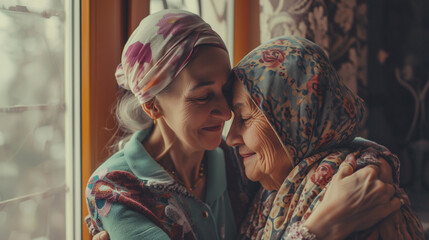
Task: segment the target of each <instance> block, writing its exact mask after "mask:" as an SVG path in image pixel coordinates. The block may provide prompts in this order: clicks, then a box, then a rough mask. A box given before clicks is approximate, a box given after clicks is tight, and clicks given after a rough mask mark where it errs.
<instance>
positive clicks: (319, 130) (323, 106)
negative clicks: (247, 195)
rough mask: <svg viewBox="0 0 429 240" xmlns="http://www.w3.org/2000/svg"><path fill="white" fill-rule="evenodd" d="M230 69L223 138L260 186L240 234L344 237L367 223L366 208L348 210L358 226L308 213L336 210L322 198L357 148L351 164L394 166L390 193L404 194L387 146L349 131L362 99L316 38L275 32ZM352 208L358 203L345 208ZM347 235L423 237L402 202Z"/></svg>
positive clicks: (359, 114) (359, 117)
mask: <svg viewBox="0 0 429 240" xmlns="http://www.w3.org/2000/svg"><path fill="white" fill-rule="evenodd" d="M233 71H234V75H235V77H236V79H238V80H237V81H236V82H235V84H234V94H233V96H234V97H233V104H232V106H233V107H232V108H233V111H234V120H233V124H232V126H231V130H230V132H229V134H228V136H227V143H228V145H230V146H234V147H236V151H237V153H238V155H239V156H240V158H241V159H242V161H243V164H244V167H245V172H246V176H247V177H248V178H249V179H251V180H253V181H259V182H260V183H261V184H262V186H263V188H264V189H262V190H261V191H260V192H259V193H258V194H257V197H256V198H255V199H256V200H255V202H254V204H253V205H252V209H251V210H250V212H249V215H248V216H247V218H246V219H245V224H244V225H243V226H242V228H241V237H240V238H241V239H260V238H262V239H284V238H286V239H316V236H317V239H343V238H345V237H347V236H348V235H349V234H351V233H352V232H356V231H359V230H363V229H364V228H366V227H367V226H368V225H367V224H365V222H366V221H369V220H370V219H371V218H372V217H374V215H373V214H371V213H370V214H368V213H367V212H362V214H360V215H359V214H357V215H355V216H356V217H358V218H359V217H360V219H361V222H358V221H356V222H355V223H356V224H357V225H354V224H351V225H343V227H339V226H338V225H337V224H338V222H337V223H334V222H333V223H332V225H331V226H330V227H329V228H328V229H321V228H319V227H318V226H316V225H315V224H314V223H315V222H317V221H320V220H318V217H315V214H317V215H319V216H323V215H324V214H327V213H329V211H334V212H335V211H337V212H341V211H342V209H341V208H342V206H340V205H339V206H338V207H337V208H336V209H328V208H326V207H324V206H325V205H326V204H327V203H329V202H330V201H332V199H331V197H327V196H328V195H330V196H331V194H330V193H329V191H331V190H332V189H330V188H331V187H333V186H329V185H330V183H331V182H332V179H333V177H334V179H335V176H336V175H335V173H336V172H337V170H338V167H339V166H340V164H341V163H342V162H343V161H344V160H345V158H346V155H347V154H349V153H358V156H357V157H358V160H357V166H356V165H355V166H354V168H356V169H359V168H361V167H362V166H363V165H365V164H368V163H373V164H377V165H379V166H380V168H381V169H380V171H381V172H391V171H392V169H393V170H394V171H393V179H392V178H391V179H390V180H389V179H386V181H392V183H393V184H394V185H395V187H396V189H397V192H396V193H397V195H402V198H404V199H406V196H404V193H403V192H402V191H400V190H399V187H398V183H399V178H398V177H399V166H398V165H399V162H398V159H397V158H396V156H395V155H393V154H392V153H390V152H389V151H388V150H387V149H386V148H384V147H382V146H380V145H378V144H376V143H374V142H371V141H368V140H365V139H363V138H356V133H357V132H358V129H359V123H360V121H361V120H362V118H363V114H364V110H365V109H364V104H363V101H362V100H361V99H360V98H359V97H357V96H355V95H354V94H353V93H352V92H351V91H350V90H349V89H347V88H346V87H345V86H344V85H343V84H342V83H341V82H340V81H339V79H338V75H337V73H336V72H335V70H334V68H333V66H332V65H331V64H330V62H329V61H328V59H327V57H326V56H325V54H324V53H323V51H322V50H321V49H320V48H319V47H318V46H317V45H315V44H314V43H312V42H310V41H308V40H306V39H303V38H299V37H279V38H276V39H273V40H271V41H270V42H268V43H266V44H263V45H261V46H259V47H258V48H256V49H255V50H253V51H252V52H250V53H249V54H248V55H247V56H246V57H244V59H242V60H241V61H240V62H239V63H238V65H237V66H236V67H235V68H234V70H233ZM385 160H386V161H385ZM386 162H387V163H389V164H385V163H386ZM353 165H354V164H353ZM358 172H359V171H358ZM328 186H329V187H328ZM326 187H328V190H327V191H326ZM325 192H326V193H325ZM338 193H340V192H339V191H338ZM324 194H325V196H324ZM337 197H339V196H337ZM344 197H346V198H349V199H353V198H356V199H358V198H359V197H360V196H356V195H350V196H344ZM322 199H323V200H322ZM351 202H353V201H351ZM348 210H350V209H348ZM353 211H359V207H357V208H356V209H354V210H352V211H350V212H349V213H350V214H355V212H353ZM331 214H332V213H331ZM325 226H329V224H328V225H325ZM391 230H393V231H391ZM350 238H356V239H366V238H368V239H379V238H382V239H424V236H423V231H422V227H421V224H420V222H419V221H418V219H417V218H416V216H415V215H414V214H413V213H412V212H411V210H410V207H409V203H407V204H405V205H404V206H402V208H401V210H400V211H398V212H396V213H395V214H394V215H392V216H391V217H390V218H388V219H386V220H385V221H382V222H381V223H380V224H378V225H376V226H375V227H374V228H372V229H370V230H368V231H365V232H360V233H355V234H353V235H351V236H350Z"/></svg>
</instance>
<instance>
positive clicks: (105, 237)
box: [92, 231, 110, 240]
mask: <svg viewBox="0 0 429 240" xmlns="http://www.w3.org/2000/svg"><path fill="white" fill-rule="evenodd" d="M92 240H110V237H109V234H108V233H107V232H106V231H101V232H99V233H97V234H95V235H94V237H93V238H92Z"/></svg>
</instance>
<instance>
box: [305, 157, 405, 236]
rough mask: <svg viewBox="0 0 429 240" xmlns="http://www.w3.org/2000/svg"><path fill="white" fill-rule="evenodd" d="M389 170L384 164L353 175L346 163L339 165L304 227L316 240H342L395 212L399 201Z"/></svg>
mask: <svg viewBox="0 0 429 240" xmlns="http://www.w3.org/2000/svg"><path fill="white" fill-rule="evenodd" d="M348 157H353V156H352V155H349V156H348ZM386 164H387V163H386ZM387 165H388V164H387ZM381 169H383V170H381ZM389 169H390V168H388V167H386V166H384V163H383V164H382V165H381V166H380V167H377V166H374V165H369V166H367V167H365V168H363V169H360V170H358V171H357V172H355V173H353V167H351V165H350V164H348V163H347V161H346V162H344V163H342V164H341V166H340V169H339V172H338V173H337V174H336V175H335V176H334V178H333V180H332V183H331V184H330V186H329V187H328V188H327V190H326V193H325V195H324V197H323V200H322V201H321V202H320V204H319V205H318V206H317V207H315V209H314V210H313V212H312V214H311V215H310V216H309V218H308V219H307V220H306V221H305V222H304V223H303V226H305V227H306V228H308V229H309V231H310V232H311V233H314V234H315V235H316V236H317V238H318V239H343V238H345V237H346V236H348V235H349V234H351V233H352V232H356V231H361V230H364V229H367V228H370V227H372V226H373V225H375V224H376V223H378V222H379V221H380V220H382V219H383V218H385V217H387V216H389V215H390V214H391V213H393V212H395V211H397V210H398V209H399V208H400V207H401V205H402V200H400V199H399V198H397V197H394V193H395V188H394V187H393V185H392V184H391V183H392V182H393V181H392V180H391V179H392V177H391V176H392V174H391V170H390V172H389ZM389 176H390V180H389ZM381 179H383V180H385V181H387V183H386V182H384V181H382V180H381Z"/></svg>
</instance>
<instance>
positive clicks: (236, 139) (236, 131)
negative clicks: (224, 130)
mask: <svg viewBox="0 0 429 240" xmlns="http://www.w3.org/2000/svg"><path fill="white" fill-rule="evenodd" d="M226 144H228V145H229V146H231V147H237V146H240V145H243V144H244V141H243V136H242V134H241V128H240V126H239V124H238V120H237V118H234V119H233V120H232V124H231V128H230V129H229V132H228V135H227V136H226Z"/></svg>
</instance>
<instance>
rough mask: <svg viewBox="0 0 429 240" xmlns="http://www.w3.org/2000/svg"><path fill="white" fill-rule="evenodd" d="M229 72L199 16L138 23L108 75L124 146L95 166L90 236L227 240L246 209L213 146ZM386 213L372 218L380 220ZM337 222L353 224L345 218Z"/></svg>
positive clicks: (227, 157)
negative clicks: (117, 89) (115, 87)
mask: <svg viewBox="0 0 429 240" xmlns="http://www.w3.org/2000/svg"><path fill="white" fill-rule="evenodd" d="M230 70H231V69H230V63H229V58H228V53H227V51H226V48H225V45H224V43H223V41H222V40H221V39H220V37H219V36H218V35H217V34H216V33H215V32H214V31H213V30H212V29H211V28H210V26H209V25H208V24H207V23H205V22H204V21H203V20H202V19H201V18H200V17H199V16H197V15H195V14H191V13H189V12H185V11H181V10H166V11H161V12H158V13H155V14H151V15H149V16H148V17H146V18H145V19H143V20H142V22H141V23H140V25H139V26H138V27H137V29H136V30H135V31H134V32H133V34H132V35H131V37H130V38H129V40H128V42H127V43H126V45H125V47H124V51H123V54H122V61H121V64H120V65H119V66H118V68H117V71H116V78H117V81H118V84H119V85H120V86H121V87H122V88H124V89H127V92H126V93H125V95H124V97H123V98H122V100H121V101H120V102H119V105H118V107H117V117H118V120H119V123H120V125H121V126H122V127H123V129H122V130H123V131H124V132H125V133H127V134H129V135H130V136H131V137H130V138H125V139H124V140H123V141H122V142H125V141H127V142H126V143H125V145H124V146H123V148H122V149H121V150H119V151H118V152H117V153H115V154H114V155H113V156H111V157H110V158H109V159H108V160H106V161H105V162H104V163H103V164H102V165H101V166H100V167H98V169H97V170H96V171H95V172H94V173H93V174H92V176H91V178H90V180H89V182H88V185H87V188H86V200H87V205H88V209H89V213H90V216H88V217H87V218H86V222H87V225H88V227H89V229H90V231H91V233H92V234H94V233H97V232H99V231H102V230H107V231H109V234H110V237H111V238H112V239H234V238H235V237H236V234H237V226H238V225H239V224H240V222H241V220H242V216H244V214H243V213H244V212H245V210H246V209H247V202H248V201H247V199H248V197H247V192H246V191H245V190H246V189H245V188H244V187H245V186H244V185H243V184H242V183H243V182H244V181H245V180H244V179H243V178H242V175H241V171H240V168H239V167H238V162H237V161H236V159H234V158H232V154H231V153H232V152H231V151H230V149H229V148H226V147H224V146H221V147H219V145H220V144H221V141H222V129H223V125H224V123H225V121H226V120H228V119H229V118H230V117H231V111H230V108H229V106H228V104H227V101H226V98H225V96H224V90H225V89H227V88H228V84H227V83H228V81H227V80H228V77H229V75H230V73H231V71H230ZM147 118H149V119H147ZM148 120H149V121H148ZM121 145H123V144H121ZM221 145H222V144H221ZM350 178H351V179H354V182H355V183H356V184H357V186H361V185H366V184H367V182H368V181H369V182H374V181H373V180H374V179H368V177H366V176H364V175H362V174H353V175H352V176H350ZM356 184H354V185H353V186H356ZM334 185H335V184H334ZM335 186H337V187H339V188H340V189H343V191H342V192H346V193H348V194H360V195H363V197H362V198H361V199H360V201H359V202H360V203H362V204H363V205H365V206H374V205H375V204H376V203H382V202H385V201H382V200H380V201H378V200H377V201H366V199H368V198H371V197H373V198H374V196H379V197H380V198H375V199H382V197H383V196H384V197H386V196H387V197H388V198H390V197H391V196H392V194H393V190H392V191H391V192H390V193H389V192H387V193H385V194H383V193H381V194H378V193H367V192H363V191H362V190H361V189H362V188H359V187H355V188H353V187H350V185H349V184H347V183H346V181H345V183H343V182H342V181H339V183H338V184H337V185H335ZM370 189H374V187H370ZM334 193H335V192H334ZM334 193H333V194H334ZM334 195H335V194H334ZM331 196H333V195H331ZM338 201H342V199H341V198H336V201H331V202H330V203H331V206H336V205H338ZM350 209H354V207H353V206H352V207H350ZM393 209H395V206H389V207H385V208H381V209H379V208H375V209H373V210H374V212H377V213H379V214H380V215H381V216H383V214H386V213H387V212H389V211H393ZM377 210H378V211H377ZM367 211H370V208H368V209H367ZM315 215H317V214H315ZM340 216H343V217H345V218H346V219H349V220H352V221H353V215H352V214H349V213H348V212H347V213H346V216H344V215H341V214H340ZM381 218H382V217H378V218H377V219H376V220H375V221H374V222H373V223H375V222H377V221H378V220H379V219H381ZM339 220H340V221H344V219H342V218H341V219H339ZM326 223H330V222H329V221H320V222H318V223H316V224H315V226H319V227H322V226H326Z"/></svg>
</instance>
